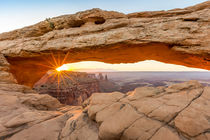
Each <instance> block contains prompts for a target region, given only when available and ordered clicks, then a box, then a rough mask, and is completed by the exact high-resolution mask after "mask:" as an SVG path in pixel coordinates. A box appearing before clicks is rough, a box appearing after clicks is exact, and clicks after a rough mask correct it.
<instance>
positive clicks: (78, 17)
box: [0, 1, 210, 86]
mask: <svg viewBox="0 0 210 140" xmlns="http://www.w3.org/2000/svg"><path fill="white" fill-rule="evenodd" d="M209 8H210V1H207V2H204V3H202V4H199V5H196V6H192V7H188V8H184V9H174V10H169V11H156V12H140V13H132V14H128V15H125V14H123V13H118V12H113V11H103V10H100V9H92V10H88V11H84V12H78V13H76V14H73V15H64V16H59V17H55V18H52V19H46V20H45V21H42V22H40V23H37V24H35V25H32V26H28V27H25V28H22V29H18V30H15V31H12V32H8V33H3V34H1V35H0V53H2V54H3V55H4V56H5V57H6V58H7V60H8V62H9V63H10V64H11V68H10V70H11V72H12V73H13V74H14V76H15V77H16V79H17V80H18V82H19V83H20V84H25V85H29V86H32V85H33V84H34V83H35V82H36V81H37V80H38V79H39V78H40V77H41V76H42V75H43V74H44V73H45V72H46V71H47V70H48V69H49V68H47V67H43V66H41V65H49V63H48V62H46V61H45V60H46V59H47V60H50V59H52V58H51V53H53V54H54V55H55V57H58V56H59V55H60V58H61V59H62V58H64V56H65V54H66V53H68V52H69V54H70V55H69V57H68V58H67V59H66V63H67V62H77V61H83V60H97V61H103V62H107V63H120V62H124V63H127V62H138V61H142V60H157V61H161V62H165V63H172V64H180V65H184V66H189V67H195V68H202V69H207V70H209V69H210V65H209V64H210V62H209V61H210V55H209V52H210V51H209V49H210V24H209V22H210V15H209V14H206V13H209V12H210V9H209ZM50 61H51V60H50ZM52 61H53V60H52ZM38 63H39V64H38ZM40 63H41V65H40ZM31 73H33V75H31Z"/></svg>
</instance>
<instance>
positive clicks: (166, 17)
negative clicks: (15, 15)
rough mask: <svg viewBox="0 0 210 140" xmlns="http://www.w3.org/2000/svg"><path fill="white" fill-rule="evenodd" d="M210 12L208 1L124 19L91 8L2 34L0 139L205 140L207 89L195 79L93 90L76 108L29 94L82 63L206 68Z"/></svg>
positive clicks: (208, 130)
mask: <svg viewBox="0 0 210 140" xmlns="http://www.w3.org/2000/svg"><path fill="white" fill-rule="evenodd" d="M209 13H210V1H206V2H204V3H201V4H198V5H195V6H191V7H187V8H184V9H173V10H169V11H154V12H137V13H131V14H127V15H125V14H123V13H119V12H114V11H104V10H100V9H92V10H87V11H83V12H78V13H76V14H72V15H63V16H59V17H55V18H51V19H48V20H45V21H42V22H40V23H37V24H35V25H32V26H28V27H25V28H22V29H17V30H14V31H11V32H7V33H2V34H0V139H1V140H22V139H26V140H43V139H45V140H118V139H121V140H128V139H129V140H136V139H138V140H162V139H166V140H168V139H170V140H186V139H192V140H209V139H210V110H209V107H210V102H209V100H210V94H209V93H210V87H208V86H207V87H204V86H202V85H201V84H200V83H198V82H197V81H188V82H184V83H178V84H174V85H171V86H168V87H139V88H136V89H135V90H133V91H130V92H128V93H126V94H123V93H120V92H111V93H94V94H92V95H91V96H90V97H89V98H88V99H87V100H85V101H84V102H83V104H82V105H81V106H69V105H64V104H61V103H60V102H59V101H58V100H57V99H56V98H54V97H51V96H49V95H47V94H38V93H37V92H36V91H34V90H32V87H33V85H34V84H35V83H36V82H37V81H38V80H40V78H41V77H42V76H44V75H45V74H46V72H47V71H48V70H50V69H52V67H54V69H55V68H56V67H55V66H57V65H58V66H60V65H62V64H64V63H70V62H79V61H84V60H89V61H91V60H94V61H102V62H107V63H123V62H124V63H128V62H130V63H133V62H138V61H143V60H157V61H161V62H165V63H172V64H180V65H184V66H189V67H195V68H202V69H207V70H209V69H210V65H209V64H210V62H209V60H210V55H209V53H210V51H209V48H210V14H209ZM55 60H57V61H55ZM52 63H55V64H53V65H52ZM56 63H57V64H56ZM50 67H51V68H50Z"/></svg>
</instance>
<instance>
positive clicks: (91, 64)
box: [57, 60, 207, 72]
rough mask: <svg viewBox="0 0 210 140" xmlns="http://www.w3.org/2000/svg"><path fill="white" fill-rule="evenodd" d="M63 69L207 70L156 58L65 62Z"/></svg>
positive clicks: (97, 70) (96, 70) (90, 70)
mask: <svg viewBox="0 0 210 140" xmlns="http://www.w3.org/2000/svg"><path fill="white" fill-rule="evenodd" d="M57 70H58V71H61V70H76V71H88V72H102V71H207V70H202V69H197V68H189V67H185V66H182V65H174V64H166V63H162V62H158V61H154V60H146V61H141V62H137V63H121V64H107V63H103V62H97V61H83V62H77V63H71V64H65V65H63V66H61V67H59V68H57Z"/></svg>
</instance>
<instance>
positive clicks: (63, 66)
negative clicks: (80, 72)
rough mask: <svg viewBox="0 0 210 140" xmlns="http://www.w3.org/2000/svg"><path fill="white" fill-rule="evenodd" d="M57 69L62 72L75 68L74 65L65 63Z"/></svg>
mask: <svg viewBox="0 0 210 140" xmlns="http://www.w3.org/2000/svg"><path fill="white" fill-rule="evenodd" d="M56 70H57V71H58V72H60V71H73V70H74V68H73V67H72V66H70V65H69V64H64V65H62V66H60V67H58V68H56Z"/></svg>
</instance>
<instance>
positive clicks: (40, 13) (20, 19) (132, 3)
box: [0, 0, 205, 33]
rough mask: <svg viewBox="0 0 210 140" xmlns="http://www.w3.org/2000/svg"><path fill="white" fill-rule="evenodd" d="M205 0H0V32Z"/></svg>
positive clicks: (176, 6) (159, 8) (166, 7)
mask: <svg viewBox="0 0 210 140" xmlns="http://www.w3.org/2000/svg"><path fill="white" fill-rule="evenodd" d="M204 1H205V0H0V20H1V22H0V33H2V32H8V31H11V30H14V29H18V28H22V27H24V26H28V25H32V24H35V23H37V22H39V21H42V20H45V19H46V18H49V17H55V16H60V15H65V14H73V13H75V12H78V11H82V10H87V9H91V8H101V9H103V10H114V11H119V12H123V13H132V12H139V11H156V10H169V9H173V8H184V7H187V6H192V5H195V4H198V3H201V2H204Z"/></svg>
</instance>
